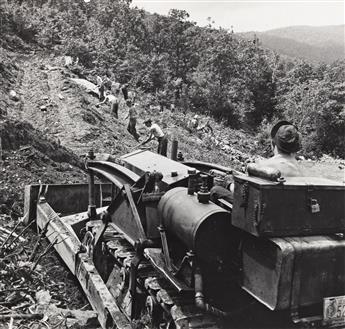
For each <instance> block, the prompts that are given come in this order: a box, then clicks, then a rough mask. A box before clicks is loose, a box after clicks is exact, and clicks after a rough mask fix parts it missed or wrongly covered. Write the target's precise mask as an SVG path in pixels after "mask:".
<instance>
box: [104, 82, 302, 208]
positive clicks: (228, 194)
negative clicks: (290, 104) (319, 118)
mask: <svg viewBox="0 0 345 329" xmlns="http://www.w3.org/2000/svg"><path fill="white" fill-rule="evenodd" d="M101 85H102V84H101ZM100 88H102V87H101V86H100ZM121 90H122V93H123V97H124V99H125V101H126V105H127V108H128V114H127V116H126V119H127V118H129V122H128V127H127V130H128V132H129V133H130V134H131V135H132V136H133V137H134V138H135V140H136V141H138V142H139V141H140V140H139V134H138V133H137V130H136V124H137V116H138V110H137V107H138V105H137V103H135V97H134V96H131V97H130V93H129V92H128V85H123V86H122V87H121ZM114 94H115V95H113V94H112V93H111V92H110V91H106V92H105V95H104V96H103V97H104V99H103V100H102V102H101V103H99V104H103V103H105V102H107V101H108V102H109V104H110V108H111V111H112V113H113V114H114V116H115V118H118V108H119V94H120V86H117V88H116V89H115V92H114ZM100 95H101V93H100ZM193 119H194V121H195V122H193V123H194V126H193V128H198V125H199V122H198V117H197V116H194V118H193ZM144 124H145V126H146V127H147V128H148V131H149V135H148V137H147V138H146V139H145V140H144V141H143V142H141V143H140V144H139V145H138V147H139V146H141V145H145V144H146V143H148V142H149V141H151V140H153V139H156V140H157V141H158V150H157V153H158V154H161V155H164V156H166V155H167V144H168V141H167V137H166V135H165V134H164V132H163V130H162V129H161V127H160V126H159V125H158V124H157V123H153V122H152V120H151V119H150V118H148V119H146V120H145V121H144ZM300 145H301V140H300V134H299V133H298V129H297V127H296V126H294V125H293V124H292V123H290V122H288V121H279V122H278V123H277V124H275V125H274V126H273V128H272V130H271V148H272V152H273V154H274V155H273V156H272V157H271V158H269V159H265V160H262V161H261V162H258V163H257V166H258V167H259V168H260V167H261V168H263V169H267V168H268V169H276V170H279V172H280V173H281V176H283V177H291V176H303V172H302V171H301V169H300V168H299V164H298V161H297V160H296V152H297V151H298V150H299V149H300ZM218 198H223V199H225V200H227V201H229V202H232V201H233V184H232V183H230V184H229V185H228V186H227V187H226V188H224V187H221V186H215V187H214V188H213V189H212V191H211V199H213V200H216V199H218Z"/></svg>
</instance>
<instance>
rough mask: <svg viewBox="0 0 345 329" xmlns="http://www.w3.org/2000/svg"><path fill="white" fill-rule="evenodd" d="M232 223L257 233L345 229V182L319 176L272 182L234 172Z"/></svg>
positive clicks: (277, 234) (281, 234)
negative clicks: (235, 174)
mask: <svg viewBox="0 0 345 329" xmlns="http://www.w3.org/2000/svg"><path fill="white" fill-rule="evenodd" d="M232 224H233V225H234V226H236V227H238V228H240V229H243V230H245V231H247V232H249V233H251V234H253V235H256V236H270V237H284V236H301V235H320V234H331V233H337V232H344V231H345V184H342V183H339V182H335V181H331V180H328V179H323V178H317V177H288V178H287V179H286V181H285V182H282V183H278V182H271V181H268V180H264V179H261V178H257V177H248V176H245V175H237V176H235V191H234V207H233V211H232Z"/></svg>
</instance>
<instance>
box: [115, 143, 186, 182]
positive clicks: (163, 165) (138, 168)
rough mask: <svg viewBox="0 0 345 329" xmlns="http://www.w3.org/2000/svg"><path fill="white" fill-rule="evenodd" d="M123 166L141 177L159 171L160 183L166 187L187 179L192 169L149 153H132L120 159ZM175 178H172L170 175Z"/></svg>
mask: <svg viewBox="0 0 345 329" xmlns="http://www.w3.org/2000/svg"><path fill="white" fill-rule="evenodd" d="M121 160H122V162H123V164H124V166H125V167H126V168H128V169H130V170H132V171H134V172H135V173H136V174H138V175H140V176H142V175H143V174H145V173H146V172H148V171H149V172H152V171H154V170H155V171H159V172H161V173H162V174H163V179H162V182H163V183H165V184H166V185H168V186H169V185H171V184H174V183H177V182H179V181H181V180H183V179H185V178H187V177H188V170H190V169H193V168H191V167H188V166H185V165H184V164H182V163H180V162H176V161H174V160H171V159H169V158H167V157H164V156H162V155H159V154H157V153H153V152H150V151H143V150H139V151H134V152H132V153H129V154H127V155H124V156H122V157H121ZM172 172H176V173H177V176H174V177H172V175H171V173H172Z"/></svg>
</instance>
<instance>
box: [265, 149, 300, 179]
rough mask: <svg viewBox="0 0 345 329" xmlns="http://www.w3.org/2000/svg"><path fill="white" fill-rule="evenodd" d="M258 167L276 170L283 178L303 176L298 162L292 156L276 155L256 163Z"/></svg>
mask: <svg viewBox="0 0 345 329" xmlns="http://www.w3.org/2000/svg"><path fill="white" fill-rule="evenodd" d="M258 165H259V166H260V167H261V166H262V167H266V168H267V167H268V168H273V169H278V170H279V171H280V173H281V175H282V176H283V177H298V176H304V174H303V170H302V169H301V168H300V166H299V164H298V161H297V160H296V159H295V157H294V156H292V155H289V154H282V153H278V154H276V155H274V156H273V157H272V158H269V159H265V160H262V161H260V162H258Z"/></svg>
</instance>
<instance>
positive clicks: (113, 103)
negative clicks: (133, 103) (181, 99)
mask: <svg viewBox="0 0 345 329" xmlns="http://www.w3.org/2000/svg"><path fill="white" fill-rule="evenodd" d="M105 102H109V105H110V110H111V112H112V113H113V114H114V116H115V118H116V119H118V118H119V114H118V111H119V98H118V95H117V96H114V95H112V94H111V93H110V91H106V92H105V98H104V100H103V101H102V102H100V103H98V104H97V105H96V106H99V105H101V104H104V103H105Z"/></svg>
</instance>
